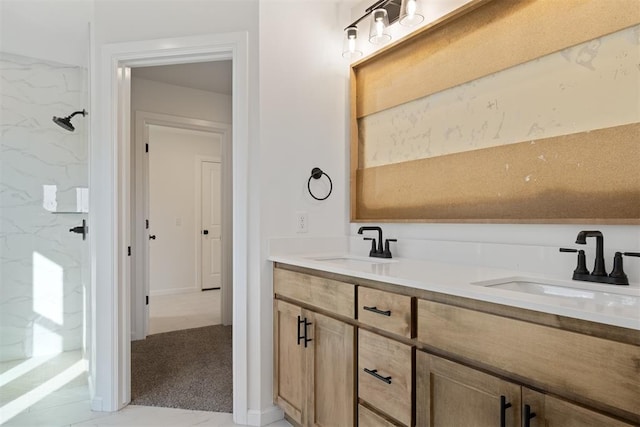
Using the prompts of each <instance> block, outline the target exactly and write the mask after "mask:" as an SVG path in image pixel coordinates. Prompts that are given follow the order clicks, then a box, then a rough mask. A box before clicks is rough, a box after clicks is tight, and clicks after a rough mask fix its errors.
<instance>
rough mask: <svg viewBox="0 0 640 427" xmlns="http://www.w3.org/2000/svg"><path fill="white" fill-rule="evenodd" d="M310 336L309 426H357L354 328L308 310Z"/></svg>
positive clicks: (305, 311) (306, 313)
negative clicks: (355, 424)
mask: <svg viewBox="0 0 640 427" xmlns="http://www.w3.org/2000/svg"><path fill="white" fill-rule="evenodd" d="M303 315H304V316H305V317H306V318H307V320H308V321H309V322H311V324H310V325H308V327H307V337H308V338H311V339H312V341H311V342H310V343H309V344H310V346H309V348H307V353H306V362H307V369H306V372H307V381H308V383H309V391H310V392H309V395H308V400H307V411H308V413H307V425H310V426H324V427H335V426H344V427H347V426H353V425H354V423H355V387H354V348H355V338H354V327H353V326H351V325H347V324H346V323H344V322H341V321H339V320H335V319H332V318H330V317H327V316H323V315H321V314H318V313H314V312H311V311H307V310H304V311H303Z"/></svg>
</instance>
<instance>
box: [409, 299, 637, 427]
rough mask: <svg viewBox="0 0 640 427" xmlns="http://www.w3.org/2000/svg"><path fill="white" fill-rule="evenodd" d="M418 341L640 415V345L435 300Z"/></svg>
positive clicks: (425, 306) (423, 313)
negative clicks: (639, 363)
mask: <svg viewBox="0 0 640 427" xmlns="http://www.w3.org/2000/svg"><path fill="white" fill-rule="evenodd" d="M418 340H419V341H420V342H424V343H426V344H429V345H430V346H433V347H436V348H438V349H439V350H440V351H442V352H445V353H446V354H449V355H451V356H452V357H455V358H459V359H461V360H468V361H471V362H474V363H475V364H477V365H479V366H482V365H483V366H486V368H487V369H492V370H495V371H497V372H500V373H502V375H505V376H510V377H513V378H517V379H519V380H520V381H523V382H525V383H529V384H531V385H534V386H536V387H539V388H541V389H543V390H545V391H548V392H550V393H553V394H557V395H563V396H566V397H567V398H569V399H582V400H588V401H589V402H593V404H598V405H600V406H601V407H602V408H603V409H605V410H607V411H608V410H611V411H614V410H618V411H620V413H622V412H623V411H624V412H626V413H627V414H628V415H629V416H636V417H638V418H639V419H640V416H639V415H640V405H639V402H640V375H639V373H640V372H639V368H638V361H639V360H640V347H638V346H637V345H632V344H627V343H621V342H618V341H613V340H608V339H603V338H599V337H594V336H590V335H586V334H580V333H576V332H571V331H566V330H562V329H559V328H554V327H549V326H543V325H537V324H534V323H531V322H525V321H521V320H516V319H510V318H506V317H502V316H497V315H494V314H489V313H482V312H479V311H475V310H469V309H465V308H461V307H455V306H452V305H449V304H441V303H438V302H434V301H426V300H420V301H418Z"/></svg>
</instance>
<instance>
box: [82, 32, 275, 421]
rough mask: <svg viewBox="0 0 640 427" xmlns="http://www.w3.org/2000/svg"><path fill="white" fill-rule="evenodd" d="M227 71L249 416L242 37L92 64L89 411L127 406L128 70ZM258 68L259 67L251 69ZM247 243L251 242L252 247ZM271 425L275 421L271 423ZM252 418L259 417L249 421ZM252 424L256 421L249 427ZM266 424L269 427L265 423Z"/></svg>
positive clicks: (195, 40) (239, 332)
mask: <svg viewBox="0 0 640 427" xmlns="http://www.w3.org/2000/svg"><path fill="white" fill-rule="evenodd" d="M229 59H230V60H232V62H233V66H232V67H233V68H232V69H233V93H232V99H233V112H232V117H233V119H232V121H233V124H232V137H233V143H232V161H233V166H232V171H233V196H232V199H233V212H234V217H235V218H234V219H235V220H234V221H233V242H234V246H233V324H234V331H233V344H232V346H233V361H234V363H233V419H234V422H236V423H238V424H246V423H247V421H248V418H249V415H250V414H249V412H251V413H253V412H254V411H249V406H248V389H249V380H250V378H249V376H248V357H247V347H248V329H249V318H248V316H249V310H248V309H247V303H248V298H247V281H248V270H249V259H248V258H249V246H250V245H249V243H251V245H252V246H253V245H256V246H259V242H260V240H259V236H250V235H249V234H248V216H249V206H248V205H249V181H250V180H249V179H248V177H249V176H250V170H249V80H250V79H249V42H248V32H236V33H223V34H210V35H202V36H192V37H178V38H169V39H157V40H145V41H133V42H122V43H111V44H104V45H103V46H102V49H101V51H100V54H99V55H98V56H97V57H94V56H93V54H92V60H91V62H92V64H97V66H96V67H92V70H93V71H92V76H91V91H92V93H93V94H94V96H92V97H91V109H92V111H93V114H92V115H91V116H90V119H91V147H90V164H89V165H90V166H89V167H90V185H91V191H92V197H91V198H90V212H91V214H90V215H91V218H92V224H95V225H90V227H91V233H92V239H91V262H92V267H94V268H92V280H91V288H92V293H91V330H90V337H91V340H90V342H91V346H90V351H89V353H90V354H89V369H90V375H89V386H90V392H91V407H92V409H93V410H96V411H116V410H119V409H121V408H123V407H124V406H126V405H127V404H128V403H129V401H130V398H131V396H130V395H131V347H130V345H131V343H130V340H131V319H130V313H131V305H130V304H131V301H130V288H129V281H130V274H128V271H127V267H128V263H129V256H127V249H128V247H130V245H131V233H129V230H128V227H129V222H130V217H131V215H130V211H131V206H130V200H129V197H128V196H129V195H128V189H129V188H130V177H129V176H128V170H127V167H128V164H129V162H130V148H131V147H130V132H129V126H130V121H131V118H130V115H129V114H128V109H129V106H130V102H129V99H130V93H131V88H130V85H129V81H128V74H130V68H131V67H136V66H151V65H170V64H184V63H193V62H205V61H215V60H229ZM254 67H255V65H254ZM249 240H251V242H249ZM274 414H275V416H277V415H279V414H277V413H274ZM252 418H255V417H252ZM249 421H252V422H253V420H249ZM262 421H265V420H264V419H263V420H262Z"/></svg>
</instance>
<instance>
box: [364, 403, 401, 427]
mask: <svg viewBox="0 0 640 427" xmlns="http://www.w3.org/2000/svg"><path fill="white" fill-rule="evenodd" d="M358 426H359V427H396V425H395V424H393V423H390V422H389V421H387V420H385V419H384V418H382V417H381V416H380V415H378V414H376V413H375V412H373V411H370V410H369V409H367V408H365V407H364V406H362V405H358Z"/></svg>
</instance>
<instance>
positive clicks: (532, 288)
mask: <svg viewBox="0 0 640 427" xmlns="http://www.w3.org/2000/svg"><path fill="white" fill-rule="evenodd" d="M472 284H473V285H477V286H484V287H489V288H494V289H502V290H506V291H514V292H522V293H526V294H530V295H540V296H549V297H556V298H562V299H572V300H576V301H583V302H586V301H591V302H593V303H595V304H597V305H606V306H618V307H625V308H630V307H633V308H638V309H640V289H638V288H629V287H626V286H615V285H600V284H593V283H586V282H585V283H582V282H577V281H576V282H561V281H553V280H540V279H532V278H523V277H509V278H504V279H496V280H488V281H484V282H476V283H472Z"/></svg>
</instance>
